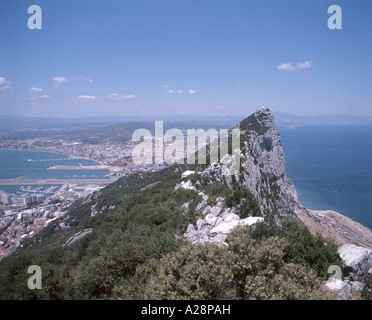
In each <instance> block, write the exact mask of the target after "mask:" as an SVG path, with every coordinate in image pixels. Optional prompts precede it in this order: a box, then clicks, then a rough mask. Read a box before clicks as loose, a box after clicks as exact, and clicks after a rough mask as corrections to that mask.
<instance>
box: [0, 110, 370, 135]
mask: <svg viewBox="0 0 372 320" xmlns="http://www.w3.org/2000/svg"><path fill="white" fill-rule="evenodd" d="M274 115H275V120H276V124H277V126H279V127H283V126H284V127H291V126H300V125H324V124H372V116H354V115H346V114H324V115H313V116H300V115H294V114H289V113H285V112H274ZM243 118H244V116H197V115H182V116H170V115H158V116H146V117H145V116H128V117H114V116H107V117H83V118H44V117H29V116H16V115H3V116H0V128H1V129H0V131H5V130H9V129H12V130H16V131H27V130H29V129H39V130H43V129H53V128H61V129H73V128H75V129H90V128H91V129H94V128H97V127H105V126H109V125H113V124H123V123H128V122H153V121H155V120H163V121H165V122H168V123H171V122H173V121H174V122H176V123H179V122H189V123H193V125H195V124H198V123H200V124H202V125H201V126H200V127H201V128H203V127H205V126H206V125H208V126H210V127H216V126H217V127H219V128H222V127H223V126H225V127H226V128H230V127H232V126H234V125H235V124H237V123H239V122H240V121H241V120H242V119H243ZM8 132H9V131H8Z"/></svg>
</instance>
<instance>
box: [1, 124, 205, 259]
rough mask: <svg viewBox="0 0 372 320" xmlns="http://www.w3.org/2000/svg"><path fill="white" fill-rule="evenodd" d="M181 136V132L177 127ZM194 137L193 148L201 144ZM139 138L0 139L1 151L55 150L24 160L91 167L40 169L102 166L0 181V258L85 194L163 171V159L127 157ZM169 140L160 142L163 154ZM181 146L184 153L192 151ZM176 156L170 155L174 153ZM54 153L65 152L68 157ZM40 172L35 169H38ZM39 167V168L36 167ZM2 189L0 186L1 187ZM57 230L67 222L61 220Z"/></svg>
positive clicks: (155, 140)
mask: <svg viewBox="0 0 372 320" xmlns="http://www.w3.org/2000/svg"><path fill="white" fill-rule="evenodd" d="M182 132H183V133H184V134H185V133H186V132H185V130H182ZM158 139H159V138H154V137H153V141H152V146H153V148H152V157H153V158H155V150H156V144H157V143H158ZM206 142H207V141H205V142H204V143H201V141H199V140H198V142H197V146H195V147H197V148H199V147H202V146H204V145H205V143H206ZM139 143H140V142H138V141H131V140H128V141H120V142H118V141H102V142H101V143H94V144H91V143H86V142H84V141H79V140H73V139H67V138H65V139H62V138H60V137H45V136H44V137H36V138H28V139H27V138H26V139H9V138H7V139H5V138H0V149H7V150H23V151H35V152H45V153H50V154H55V156H54V159H38V160H36V159H28V160H27V161H28V162H34V161H50V162H53V163H58V161H59V160H66V159H67V160H68V159H70V160H76V161H79V160H80V159H84V160H91V161H94V162H96V163H97V164H95V165H94V164H92V165H88V166H87V165H82V164H81V163H80V162H79V165H71V166H70V165H59V164H55V165H51V166H49V167H47V168H46V169H42V170H56V171H63V170H71V171H78V170H92V172H93V170H106V171H107V174H106V175H105V177H102V178H92V177H94V175H91V176H90V177H86V178H84V176H82V177H80V178H75V175H74V177H72V178H65V179H29V178H27V177H26V176H22V177H16V178H11V179H0V260H1V259H4V258H5V257H7V256H9V255H10V254H12V253H14V252H16V251H17V250H18V248H19V247H20V246H22V240H24V239H28V238H31V237H32V236H33V235H35V234H36V233H37V232H38V231H40V230H42V229H43V228H45V227H46V226H48V224H49V223H51V222H52V221H54V220H56V219H58V218H61V217H63V215H64V214H65V213H66V210H67V208H68V207H69V206H70V205H71V204H72V203H73V202H74V201H76V200H78V199H82V198H84V197H87V196H88V195H89V194H91V193H93V192H95V191H98V190H99V189H101V188H103V187H104V186H105V185H107V184H109V183H112V182H114V181H116V180H117V179H119V178H120V177H125V176H128V175H130V174H132V173H135V172H154V171H157V170H160V169H163V168H164V167H166V166H167V165H168V164H167V163H165V162H164V163H160V164H158V163H155V162H153V163H149V164H143V163H142V164H137V163H135V162H134V161H133V159H132V154H133V149H134V148H135V147H136V146H137V145H138V144H139ZM171 143H172V142H171V141H168V142H164V141H162V144H161V145H162V146H163V153H164V152H165V150H166V148H167V147H168V146H169V145H170V144H171ZM194 150H195V149H190V148H188V147H187V145H186V144H185V145H184V150H183V151H184V155H186V156H187V155H190V154H191V153H193V152H195V151H194ZM174 154H175V153H174ZM59 155H68V158H66V157H65V156H64V157H61V156H59ZM34 170H35V169H34ZM37 170H39V169H37ZM40 170H41V169H40ZM1 186H15V187H17V188H19V189H18V190H17V191H16V192H7V191H5V190H2V187H1ZM3 189H4V188H3ZM60 227H61V228H67V227H68V226H65V225H63V223H61V224H60Z"/></svg>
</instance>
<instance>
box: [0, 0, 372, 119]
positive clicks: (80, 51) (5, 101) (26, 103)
mask: <svg viewBox="0 0 372 320" xmlns="http://www.w3.org/2000/svg"><path fill="white" fill-rule="evenodd" d="M32 4H36V5H39V6H40V7H41V9H42V30H30V29H28V27H27V20H28V18H29V16H30V14H28V13H27V8H28V7H29V6H30V5H32ZM333 4H336V5H339V6H340V7H341V8H342V26H343V29H342V30H330V29H329V28H328V27H327V20H328V18H329V17H330V15H329V14H328V13H327V10H328V7H329V6H330V5H333ZM371 39H372V1H370V0H354V1H351V0H348V1H342V0H332V1H328V0H311V1H310V0H307V1H304V0H281V1H274V0H272V1H268V0H260V1H258V0H257V1H256V0H255V1H249V0H213V1H212V0H156V1H155V0H106V1H95V0H78V1H77V0H63V1H62V0H53V1H50V0H49V1H46V0H33V1H30V0H28V1H24V0H2V1H1V7H0V115H5V114H15V115H27V116H44V117H49V116H53V117H56V116H58V117H85V116H103V115H105V116H126V115H131V116H134V115H137V116H148V115H165V114H166V115H175V116H179V115H195V116H196V117H198V116H205V115H221V116H224V115H233V116H242V117H244V116H247V115H249V114H251V113H252V112H254V111H255V110H256V109H257V108H258V107H260V106H262V105H267V106H270V107H271V109H272V110H273V111H283V112H288V113H294V114H300V115H313V114H325V113H327V114H330V113H342V114H356V115H372V41H371ZM280 66H281V67H280Z"/></svg>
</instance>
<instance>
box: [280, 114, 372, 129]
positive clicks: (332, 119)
mask: <svg viewBox="0 0 372 320" xmlns="http://www.w3.org/2000/svg"><path fill="white" fill-rule="evenodd" d="M274 115H275V122H276V123H277V125H278V126H282V127H283V126H286V127H290V126H301V125H324V124H372V116H353V115H347V114H323V115H314V116H299V115H294V114H289V113H285V112H274Z"/></svg>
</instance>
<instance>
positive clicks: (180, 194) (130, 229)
mask: <svg viewBox="0 0 372 320" xmlns="http://www.w3.org/2000/svg"><path fill="white" fill-rule="evenodd" d="M236 128H239V129H240V130H241V151H240V160H241V166H240V170H239V172H238V173H237V174H236V175H232V176H226V175H223V174H222V173H223V167H222V165H221V164H207V165H191V164H189V165H187V164H185V165H172V166H169V167H167V168H165V169H163V170H161V171H158V172H153V173H136V174H133V175H131V176H129V177H126V178H121V179H119V180H117V181H116V182H115V183H113V184H111V185H109V186H107V187H106V188H104V189H102V190H100V191H99V192H98V193H94V194H92V195H90V196H89V197H88V198H87V199H85V200H82V201H79V202H76V203H75V204H74V205H73V206H72V207H71V208H70V210H69V212H68V213H67V214H66V215H65V216H64V217H63V218H61V219H58V220H55V221H54V222H53V223H51V224H50V225H48V227H47V228H45V229H44V230H43V231H41V232H39V233H38V234H37V235H36V236H35V237H34V238H32V239H31V240H30V241H28V242H27V243H26V242H25V243H23V245H24V248H23V249H22V250H19V252H18V253H17V254H15V255H13V256H10V257H8V258H6V259H4V260H3V261H1V262H0V282H1V284H2V286H1V288H0V298H1V299H109V298H114V299H330V298H334V296H332V294H330V293H329V292H328V291H327V290H326V289H324V288H323V285H322V283H323V284H324V281H325V280H326V279H327V278H328V268H329V266H330V265H336V266H341V265H342V262H341V259H340V257H339V255H338V254H337V247H336V246H335V245H334V244H332V242H330V241H327V243H326V244H325V239H324V238H322V237H320V236H314V235H312V234H311V233H310V232H309V230H308V228H306V227H305V226H304V224H303V223H302V222H301V221H300V220H299V219H298V218H297V217H298V216H307V215H308V213H307V210H306V209H305V208H303V207H302V206H301V204H299V202H298V201H297V194H296V190H295V188H294V186H293V184H292V182H291V180H290V179H289V178H288V177H287V176H286V172H285V162H284V152H283V149H282V147H281V144H280V136H279V134H278V133H277V132H276V129H275V125H274V119H273V116H272V113H271V112H270V111H269V110H261V111H259V112H256V113H255V114H253V115H251V116H250V117H248V118H247V119H245V120H243V121H242V122H241V123H240V124H238V125H237V126H236ZM186 170H192V171H194V174H190V175H188V176H187V177H184V178H182V177H181V174H182V173H183V172H185V171H186ZM92 206H93V207H94V209H95V212H97V214H95V215H94V216H92ZM62 223H63V225H64V226H67V228H61V226H62ZM84 230H89V232H86V233H83V234H84V235H85V234H86V235H85V236H84V237H77V239H79V240H77V241H74V242H73V243H72V244H70V242H69V241H68V240H69V239H71V237H73V236H74V235H77V234H78V235H80V236H81V234H80V233H79V232H80V231H84ZM90 231H92V232H90ZM30 265H39V266H40V267H41V268H42V270H43V279H42V283H43V288H42V289H41V290H30V289H28V287H27V285H26V284H27V279H28V277H29V276H30V275H29V274H27V268H28V267H29V266H30Z"/></svg>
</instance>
